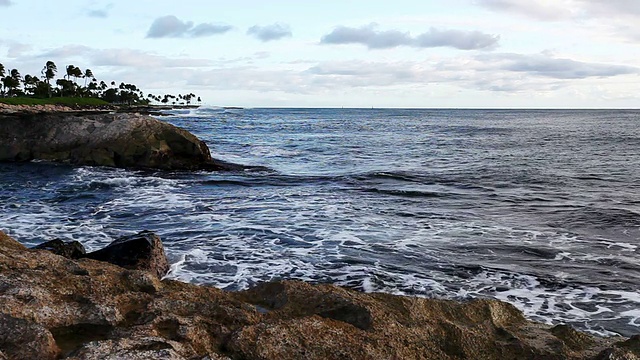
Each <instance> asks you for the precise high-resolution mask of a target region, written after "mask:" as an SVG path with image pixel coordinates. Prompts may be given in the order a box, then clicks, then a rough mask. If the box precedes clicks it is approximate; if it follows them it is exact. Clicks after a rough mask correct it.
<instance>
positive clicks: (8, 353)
mask: <svg viewBox="0 0 640 360" xmlns="http://www.w3.org/2000/svg"><path fill="white" fill-rule="evenodd" d="M2 352H4V353H5V358H6V359H15V360H28V359H34V360H35V359H38V360H40V359H41V360H47V359H57V358H58V355H59V353H60V350H59V349H58V347H57V345H56V342H55V340H54V339H53V335H51V332H49V330H47V329H46V328H45V327H43V326H42V325H39V324H36V323H33V322H30V321H27V320H23V319H18V318H15V317H13V316H10V315H7V314H3V313H0V353H2ZM0 358H1V357H0Z"/></svg>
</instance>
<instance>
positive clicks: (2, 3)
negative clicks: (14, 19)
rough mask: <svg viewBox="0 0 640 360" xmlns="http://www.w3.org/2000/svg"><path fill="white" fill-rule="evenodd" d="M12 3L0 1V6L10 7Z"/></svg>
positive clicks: (5, 0) (7, 0)
mask: <svg viewBox="0 0 640 360" xmlns="http://www.w3.org/2000/svg"><path fill="white" fill-rule="evenodd" d="M11 5H13V3H12V2H11V0H0V6H11Z"/></svg>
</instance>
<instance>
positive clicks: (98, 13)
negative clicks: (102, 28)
mask: <svg viewBox="0 0 640 360" xmlns="http://www.w3.org/2000/svg"><path fill="white" fill-rule="evenodd" d="M87 15H88V16H89V17H94V18H101V19H104V18H107V17H109V13H108V12H107V10H89V11H87Z"/></svg>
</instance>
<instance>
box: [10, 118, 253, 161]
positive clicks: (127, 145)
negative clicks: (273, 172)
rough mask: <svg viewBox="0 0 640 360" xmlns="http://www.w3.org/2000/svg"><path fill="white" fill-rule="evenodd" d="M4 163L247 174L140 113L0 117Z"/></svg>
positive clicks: (195, 140)
mask: <svg viewBox="0 0 640 360" xmlns="http://www.w3.org/2000/svg"><path fill="white" fill-rule="evenodd" d="M0 120H1V121H0V161H30V160H34V159H39V160H49V161H58V162H66V163H71V164H77V165H95V166H112V167H126V168H154V169H165V170H196V169H204V170H243V169H244V167H242V166H240V165H235V164H229V163H226V162H223V161H216V160H213V159H212V158H211V154H210V152H209V148H208V147H207V145H206V144H205V143H204V142H202V141H201V140H199V139H198V138H197V137H196V136H194V135H193V134H191V133H189V132H188V131H186V130H184V129H181V128H178V127H176V126H173V125H171V124H168V123H165V122H162V121H159V120H157V119H154V118H152V117H149V116H145V115H140V114H109V113H98V114H82V115H79V114H74V113H68V112H64V111H62V112H47V113H33V112H29V113H14V114H11V115H2V114H0Z"/></svg>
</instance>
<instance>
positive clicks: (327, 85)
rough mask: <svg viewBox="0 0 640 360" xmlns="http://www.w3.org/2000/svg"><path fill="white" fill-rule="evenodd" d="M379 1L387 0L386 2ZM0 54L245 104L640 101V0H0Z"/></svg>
mask: <svg viewBox="0 0 640 360" xmlns="http://www.w3.org/2000/svg"><path fill="white" fill-rule="evenodd" d="M384 3H386V4H384ZM0 12H1V13H2V14H3V15H4V16H3V22H2V23H0V29H2V32H1V34H0V63H2V64H3V65H4V66H5V67H6V68H7V69H11V68H17V69H18V70H20V71H21V73H22V74H23V75H26V74H32V75H40V69H41V68H42V66H43V65H44V63H45V62H46V61H48V60H52V61H54V62H55V63H56V64H57V65H58V68H59V69H63V68H64V67H65V66H66V65H68V64H73V65H75V66H78V67H80V68H82V69H85V68H90V69H91V70H92V71H93V73H94V74H95V76H96V77H97V78H98V79H99V80H104V81H107V82H111V81H116V82H121V81H125V82H131V83H134V84H136V85H138V86H139V87H140V88H142V89H143V90H144V91H145V92H147V93H187V92H193V93H196V94H198V95H200V96H201V97H202V98H203V100H204V101H205V103H207V104H210V105H217V106H244V107H372V106H373V107H412V108H639V107H640V95H639V94H640V84H639V82H638V80H639V76H638V75H639V74H640V60H639V59H640V57H639V56H638V52H639V50H638V44H639V43H640V30H638V29H637V27H636V26H635V23H636V22H637V21H638V20H639V19H640V2H637V1H633V0H609V1H607V2H594V1H588V0H558V1H549V0H532V1H528V2H522V1H518V0H451V1H448V2H446V4H445V2H441V1H423V2H417V1H406V0H398V1H395V2H393V4H389V3H388V2H382V1H373V2H372V1H369V2H365V1H359V0H350V1H335V0H333V1H325V2H322V3H301V2H296V1H293V0H281V1H275V2H270V3H266V2H259V1H257V0H238V1H235V2H233V3H217V2H202V1H196V0H186V1H182V2H180V3H178V4H176V3H171V2H166V1H156V2H153V3H152V2H150V1H140V2H135V3H134V2H124V1H115V0H113V1H88V2H85V1H79V0H69V1H67V2H65V6H56V4H49V3H42V2H36V1H35V0H0Z"/></svg>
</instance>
